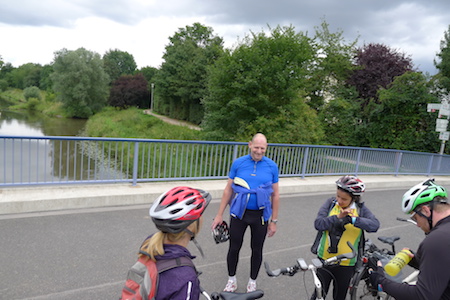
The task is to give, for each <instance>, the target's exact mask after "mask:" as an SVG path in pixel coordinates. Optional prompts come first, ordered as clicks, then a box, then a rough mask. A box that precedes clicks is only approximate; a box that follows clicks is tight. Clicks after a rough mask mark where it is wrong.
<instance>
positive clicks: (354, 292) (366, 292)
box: [349, 269, 393, 300]
mask: <svg viewBox="0 0 450 300" xmlns="http://www.w3.org/2000/svg"><path fill="white" fill-rule="evenodd" d="M349 294H350V299H351V300H361V299H365V300H369V299H374V300H388V299H391V300H392V299H393V298H391V297H390V296H389V295H386V296H380V295H378V291H377V290H376V289H374V288H373V287H372V285H371V284H370V280H369V276H368V274H367V270H366V269H363V270H361V271H357V272H356V273H355V275H354V276H353V278H352V281H351V283H350V288H349Z"/></svg>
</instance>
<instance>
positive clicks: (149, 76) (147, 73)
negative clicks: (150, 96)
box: [138, 67, 158, 83]
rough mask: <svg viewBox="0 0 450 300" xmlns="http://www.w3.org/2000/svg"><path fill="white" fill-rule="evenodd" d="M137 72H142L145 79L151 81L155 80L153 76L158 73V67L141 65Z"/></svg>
mask: <svg viewBox="0 0 450 300" xmlns="http://www.w3.org/2000/svg"><path fill="white" fill-rule="evenodd" d="M138 73H142V75H144V78H145V80H147V82H148V83H152V82H153V81H154V80H155V76H156V74H157V73H158V69H157V68H154V67H143V68H141V69H139V70H138Z"/></svg>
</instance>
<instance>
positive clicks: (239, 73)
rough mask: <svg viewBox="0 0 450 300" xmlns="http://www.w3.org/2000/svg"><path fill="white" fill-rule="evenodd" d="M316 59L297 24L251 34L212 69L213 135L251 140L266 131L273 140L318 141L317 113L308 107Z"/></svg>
mask: <svg viewBox="0 0 450 300" xmlns="http://www.w3.org/2000/svg"><path fill="white" fill-rule="evenodd" d="M314 56H315V52H314V47H313V46H312V44H311V40H310V39H309V38H308V37H307V36H305V35H304V34H302V33H296V32H295V29H294V28H293V27H292V26H290V27H279V26H278V27H276V28H275V29H273V30H272V29H271V34H270V35H266V34H265V33H264V32H260V33H252V34H251V35H248V36H246V37H245V38H244V40H242V42H241V43H240V45H238V46H237V48H236V49H235V50H234V51H227V52H226V54H225V55H224V56H222V57H221V58H220V59H219V60H218V61H217V62H216V63H215V64H214V65H213V66H212V67H211V68H210V72H209V82H208V92H209V93H208V95H207V97H206V98H205V99H204V104H205V109H206V113H205V118H204V122H203V128H204V131H205V133H206V135H207V137H208V138H209V139H215V140H248V139H249V138H250V137H251V135H252V134H254V133H255V132H257V131H260V132H264V133H265V134H267V137H268V139H269V140H270V141H271V142H291V143H318V142H319V141H320V140H321V138H322V131H321V128H320V124H319V123H318V120H317V116H316V113H315V112H314V111H313V110H312V109H311V108H309V107H308V106H307V105H304V104H305V101H306V100H305V99H306V98H307V97H306V96H307V95H306V93H305V87H306V86H308V83H307V81H308V80H309V78H310V77H309V71H308V70H309V69H310V68H311V64H312V63H313V59H314ZM302 126H304V127H303V128H305V129H306V130H305V131H309V132H307V133H306V134H305V133H304V132H301V131H300V129H299V128H302ZM286 128H289V129H286Z"/></svg>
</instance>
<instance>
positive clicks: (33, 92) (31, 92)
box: [23, 86, 42, 101]
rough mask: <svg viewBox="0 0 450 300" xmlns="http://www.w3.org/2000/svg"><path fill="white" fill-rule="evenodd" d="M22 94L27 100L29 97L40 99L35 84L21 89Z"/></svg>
mask: <svg viewBox="0 0 450 300" xmlns="http://www.w3.org/2000/svg"><path fill="white" fill-rule="evenodd" d="M23 96H24V98H25V100H27V101H28V99H30V98H35V99H37V100H42V96H41V90H40V89H39V88H38V87H36V86H30V87H27V88H26V89H24V90H23Z"/></svg>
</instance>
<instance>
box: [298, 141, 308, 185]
mask: <svg viewBox="0 0 450 300" xmlns="http://www.w3.org/2000/svg"><path fill="white" fill-rule="evenodd" d="M308 155H309V147H306V148H305V153H304V156H303V162H302V174H300V176H301V178H302V179H304V178H305V173H306V165H307V164H308Z"/></svg>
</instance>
